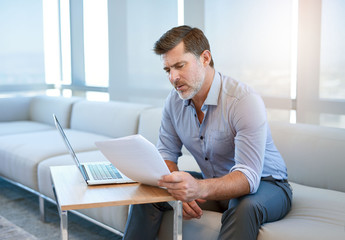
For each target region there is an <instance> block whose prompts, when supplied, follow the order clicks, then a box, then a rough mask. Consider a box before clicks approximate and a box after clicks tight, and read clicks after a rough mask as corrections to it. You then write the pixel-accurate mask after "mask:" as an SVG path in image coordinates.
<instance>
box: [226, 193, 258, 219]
mask: <svg viewBox="0 0 345 240" xmlns="http://www.w3.org/2000/svg"><path fill="white" fill-rule="evenodd" d="M248 196H250V195H247V196H245V197H243V198H240V199H233V200H231V201H230V202H229V208H228V210H227V211H228V213H226V214H225V215H229V216H230V217H233V218H234V220H236V221H240V222H242V221H243V222H248V221H255V222H256V223H257V224H261V223H262V221H263V217H264V212H263V208H262V206H261V205H260V203H258V202H257V201H255V199H253V198H251V197H248ZM223 216H224V215H223Z"/></svg>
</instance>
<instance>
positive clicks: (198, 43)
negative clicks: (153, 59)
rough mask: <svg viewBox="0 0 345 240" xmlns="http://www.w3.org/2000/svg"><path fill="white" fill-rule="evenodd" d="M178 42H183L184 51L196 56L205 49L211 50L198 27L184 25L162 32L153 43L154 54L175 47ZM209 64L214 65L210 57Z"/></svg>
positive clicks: (159, 53)
mask: <svg viewBox="0 0 345 240" xmlns="http://www.w3.org/2000/svg"><path fill="white" fill-rule="evenodd" d="M180 42H183V43H184V48H185V52H186V53H188V52H189V53H192V54H194V55H195V56H197V57H200V55H201V54H202V53H203V51H205V50H208V51H211V50H210V44H209V43H208V40H207V38H206V36H205V35H204V33H203V32H202V31H201V30H200V29H198V28H192V27H190V26H186V25H184V26H179V27H174V28H172V29H170V30H169V31H167V32H166V33H164V34H163V35H162V36H161V37H160V39H159V40H158V41H157V42H156V43H155V45H154V48H153V50H154V51H155V53H156V54H158V55H162V54H165V53H167V52H168V51H170V50H171V49H173V48H174V47H176V46H177V45H178V44H179V43H180ZM210 66H211V67H213V66H214V63H213V59H212V58H211V62H210Z"/></svg>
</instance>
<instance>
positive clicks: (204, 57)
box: [200, 50, 212, 67]
mask: <svg viewBox="0 0 345 240" xmlns="http://www.w3.org/2000/svg"><path fill="white" fill-rule="evenodd" d="M200 58H201V59H200V60H201V62H202V64H203V66H204V67H206V66H207V65H210V62H211V59H212V55H211V52H210V51H209V50H205V51H203V52H202V53H201V55H200Z"/></svg>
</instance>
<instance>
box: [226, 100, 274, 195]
mask: <svg viewBox="0 0 345 240" xmlns="http://www.w3.org/2000/svg"><path fill="white" fill-rule="evenodd" d="M232 114H233V115H232V121H233V123H234V126H235V130H236V136H235V165H234V166H233V167H232V168H231V169H230V172H233V171H240V172H242V173H243V174H244V175H245V176H246V178H247V179H248V182H249V185H250V193H255V192H256V191H257V189H258V187H259V184H260V179H261V174H262V170H263V165H264V154H265V145H266V138H267V117H266V109H265V105H264V103H263V101H262V99H261V97H260V96H259V95H257V94H249V95H248V96H246V97H244V98H242V99H241V100H240V101H238V102H237V104H236V107H235V110H234V112H233V113H232Z"/></svg>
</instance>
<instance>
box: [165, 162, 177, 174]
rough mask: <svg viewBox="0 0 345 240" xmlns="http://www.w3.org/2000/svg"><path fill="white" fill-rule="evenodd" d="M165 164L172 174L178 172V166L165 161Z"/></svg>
mask: <svg viewBox="0 0 345 240" xmlns="http://www.w3.org/2000/svg"><path fill="white" fill-rule="evenodd" d="M165 164H166V165H167V166H168V168H169V170H170V172H175V171H178V167H177V164H176V163H174V162H173V161H170V160H165Z"/></svg>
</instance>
